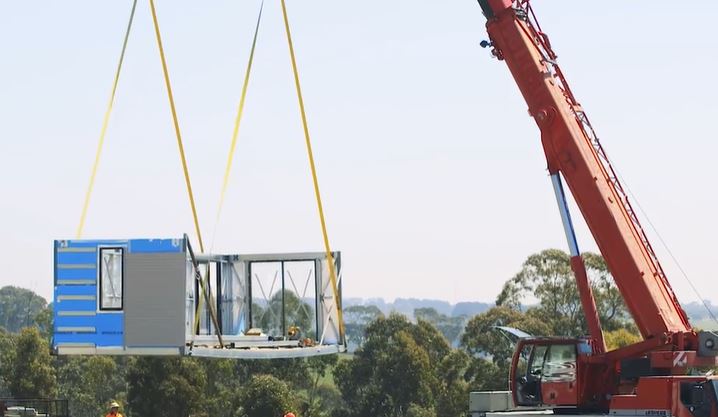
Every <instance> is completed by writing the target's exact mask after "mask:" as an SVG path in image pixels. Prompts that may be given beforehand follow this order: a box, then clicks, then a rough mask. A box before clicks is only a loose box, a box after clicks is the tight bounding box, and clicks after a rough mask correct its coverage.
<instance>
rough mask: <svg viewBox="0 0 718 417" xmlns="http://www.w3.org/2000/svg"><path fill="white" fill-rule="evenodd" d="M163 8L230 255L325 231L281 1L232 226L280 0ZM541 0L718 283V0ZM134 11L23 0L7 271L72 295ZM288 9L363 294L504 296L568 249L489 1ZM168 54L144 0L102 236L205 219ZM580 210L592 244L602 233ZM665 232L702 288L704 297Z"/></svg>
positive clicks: (612, 139) (696, 259)
mask: <svg viewBox="0 0 718 417" xmlns="http://www.w3.org/2000/svg"><path fill="white" fill-rule="evenodd" d="M156 4H157V11H158V15H159V19H160V26H161V30H162V34H163V38H164V44H165V45H164V46H165V52H166V54H167V60H168V65H169V71H170V76H171V79H172V85H173V89H174V93H175V101H176V104H177V110H178V114H179V119H180V126H181V129H182V133H183V137H184V141H185V147H186V151H187V159H188V163H189V169H190V173H191V176H192V181H193V186H194V189H195V194H196V199H197V206H198V211H199V218H200V222H201V227H202V231H203V235H204V239H205V240H206V241H208V242H212V241H214V244H213V245H210V246H212V247H211V250H212V251H213V252H214V253H261V252H287V251H310V250H316V251H320V250H322V249H323V247H322V237H321V236H322V235H321V231H320V227H319V220H318V216H317V211H316V204H315V201H314V195H313V190H312V184H311V177H310V174H309V168H308V163H307V156H306V150H305V148H304V138H303V134H302V128H301V122H300V118H299V112H298V105H297V99H296V93H295V90H294V86H293V79H292V72H291V66H290V61H289V56H288V48H287V44H286V39H285V38H284V36H285V35H284V32H283V27H282V16H281V9H280V7H279V1H278V0H267V2H266V4H265V15H264V19H263V24H262V27H261V29H260V34H259V40H258V45H257V52H256V58H255V67H254V70H253V72H252V74H251V82H250V86H249V93H248V97H247V104H246V110H245V114H244V119H243V124H242V128H241V132H240V137H239V145H238V148H237V154H236V158H235V161H234V170H233V172H232V177H231V182H230V186H229V190H228V194H227V199H226V202H225V206H224V210H223V214H222V217H221V218H220V220H219V222H218V223H217V225H216V230H217V232H216V234H215V233H213V230H215V218H216V216H215V213H216V210H217V206H218V201H219V191H220V187H221V180H222V175H223V171H224V165H225V163H226V157H227V151H228V149H229V143H230V139H231V133H232V127H233V121H234V117H235V112H236V107H237V103H238V100H239V94H240V90H241V84H242V79H243V77H244V69H245V65H246V60H247V57H248V53H249V48H250V45H251V37H252V34H253V30H254V22H255V19H256V13H257V11H258V8H259V4H260V3H259V1H256V0H251V1H250V0H243V1H228V0H216V1H211V2H197V1H189V0H173V1H168V0H157V2H156ZM533 4H534V8H535V10H536V13H537V15H538V17H539V20H540V23H541V25H542V27H543V29H544V30H545V31H546V32H547V33H548V35H549V36H550V37H551V40H552V44H553V46H554V49H555V50H556V51H557V53H558V55H559V62H560V63H561V64H562V67H563V69H564V72H565V74H566V76H567V78H568V80H569V83H570V84H571V86H572V88H573V90H574V93H575V94H576V95H577V97H578V99H579V100H580V101H581V103H582V104H583V106H584V108H585V110H586V111H587V113H588V114H589V116H590V118H591V120H592V122H593V124H594V127H595V128H596V130H597V132H598V134H599V136H600V137H601V138H602V142H603V144H604V147H605V148H606V150H607V152H608V153H609V155H610V157H611V158H612V160H613V162H614V163H615V165H616V167H617V168H618V171H619V172H620V174H621V175H622V176H623V178H624V180H625V183H626V185H627V186H628V188H630V190H631V191H632V193H633V194H634V195H635V196H636V199H637V201H638V203H639V204H640V206H641V207H642V208H643V209H645V212H646V214H647V215H648V218H650V220H651V223H652V224H653V225H655V227H656V230H657V231H658V234H660V236H661V237H662V239H663V240H664V241H665V242H666V243H667V246H668V248H670V253H672V254H673V255H674V256H675V258H676V259H678V261H679V262H680V265H681V266H682V268H683V269H684V270H685V271H686V273H687V274H688V276H689V277H690V279H691V280H692V282H693V283H694V285H695V286H696V288H697V289H698V291H699V293H700V295H701V297H704V298H707V299H711V300H714V301H717V302H718V281H717V280H716V273H715V265H713V261H714V260H715V256H716V255H715V253H716V236H718V220H716V213H718V196H717V194H716V191H715V188H714V187H715V183H716V180H718V168H716V166H717V164H716V155H718V133H716V132H717V131H716V129H715V121H716V119H718V100H716V97H718V79H717V78H716V76H715V68H716V67H718V38H717V37H716V36H715V31H714V29H713V27H714V24H715V22H714V16H715V15H716V14H718V3H717V2H703V3H701V5H700V7H690V8H689V7H680V6H676V2H674V1H672V2H669V1H667V0H658V1H650V2H649V1H647V0H636V1H631V2H626V1H620V0H604V1H581V2H577V1H570V0H553V1H548V0H535V1H534V2H533ZM130 6H131V1H129V0H124V1H118V0H112V1H109V0H108V1H101V2H100V1H91V0H76V1H70V2H54V1H38V0H25V1H8V0H0V54H1V58H0V190H2V194H1V195H0V264H1V265H2V272H0V286H3V285H18V286H22V287H26V288H31V289H33V290H35V291H37V292H38V293H40V294H41V295H43V296H44V297H47V298H49V299H50V298H51V295H52V285H53V284H52V282H53V280H52V242H53V240H54V239H68V238H73V237H74V234H75V229H76V227H77V224H78V222H79V217H80V212H81V209H82V200H83V197H84V193H85V190H86V187H87V183H88V179H89V175H90V170H91V166H92V160H93V157H94V153H95V148H96V146H97V140H98V137H99V133H100V127H101V122H102V116H103V113H104V111H105V106H106V102H107V99H108V97H109V92H110V87H111V83H112V78H113V76H114V70H115V66H116V63H117V59H118V57H119V52H120V48H121V45H122V36H123V34H124V30H125V26H126V24H127V17H128V15H129V10H130ZM287 7H288V11H289V15H290V21H291V25H292V31H293V37H294V42H295V49H296V54H297V60H298V65H299V70H300V76H301V81H302V87H303V90H304V96H305V101H306V108H307V116H308V120H309V129H310V131H311V134H312V141H313V145H314V152H315V158H316V163H317V169H318V174H319V181H320V186H321V190H322V196H323V201H324V205H325V212H326V219H327V226H328V230H329V235H330V240H331V245H332V248H333V249H336V250H341V251H342V259H343V274H344V278H343V279H344V284H343V285H344V296H345V297H364V298H366V297H383V298H385V299H388V300H391V299H394V298H396V297H403V298H407V297H416V298H432V299H444V300H448V301H451V302H458V301H493V300H494V299H495V297H496V295H497V293H498V292H499V291H500V288H501V286H502V284H503V283H504V282H505V281H506V280H507V279H510V278H511V277H512V276H513V275H514V274H515V273H516V272H518V271H519V270H520V268H521V264H522V262H523V261H524V260H525V259H526V257H527V256H529V255H531V254H533V253H536V252H538V251H541V250H543V249H546V248H560V249H566V247H567V245H566V242H565V237H564V234H563V230H562V227H561V223H560V218H559V213H558V210H557V207H556V203H555V199H554V196H553V192H552V189H551V183H550V180H549V178H548V175H547V172H546V163H545V158H544V156H543V152H542V149H541V145H540V138H539V132H538V129H537V128H536V126H535V124H534V122H533V120H532V119H530V118H529V117H528V115H527V112H526V104H525V103H524V102H523V100H522V98H521V96H520V94H519V92H518V90H517V88H516V86H515V84H514V82H513V80H512V79H511V77H510V75H509V72H508V70H507V68H506V67H505V65H504V64H503V63H501V62H499V61H497V60H495V59H492V58H491V56H490V54H489V52H488V51H487V50H485V49H482V48H481V47H480V46H479V43H480V41H481V40H483V39H486V37H487V36H486V32H485V28H484V22H485V20H484V18H483V16H482V15H481V11H480V8H479V6H478V4H477V3H476V2H475V1H473V0H442V1H426V0H420V1H416V0H414V1H408V0H393V1H385V0H383V1H382V0H364V1H361V2H342V1H335V2H329V1H319V0H303V1H297V0H287ZM161 71H162V70H161V66H160V61H159V56H158V52H157V46H156V44H155V39H154V34H153V32H152V23H151V17H150V12H149V6H148V4H147V1H146V0H140V1H139V4H138V9H137V15H136V18H135V23H134V28H133V31H132V33H131V35H130V40H129V46H128V50H127V55H126V60H125V66H124V69H123V72H122V74H121V79H120V85H119V89H118V93H117V97H116V101H115V107H114V111H113V113H112V117H111V120H110V124H109V129H108V132H107V138H106V146H105V148H104V153H103V156H102V160H101V163H100V168H99V172H98V176H97V181H96V188H95V192H94V194H93V196H92V200H91V205H90V209H89V213H88V218H87V224H86V227H85V234H84V237H86V238H140V237H147V238H152V237H179V236H181V235H182V234H183V233H185V232H186V233H188V234H190V235H191V236H193V238H194V233H193V230H194V229H193V223H192V218H191V211H190V208H189V203H188V199H187V195H186V191H185V188H184V180H183V178H182V172H181V166H180V161H179V156H178V151H177V145H176V142H175V137H174V131H173V128H172V124H171V123H172V122H171V116H170V112H169V106H168V102H167V97H166V92H165V87H164V84H163V79H162V72H161ZM574 213H575V215H574V217H575V218H578V219H577V223H578V225H577V228H578V238H579V244H580V247H581V249H582V250H596V246H595V244H594V243H593V241H592V239H591V236H590V233H589V232H588V231H587V229H586V227H585V225H583V222H582V221H581V220H580V216H579V215H578V212H577V210H575V208H574ZM645 222H646V221H645V220H644V223H645ZM649 235H650V237H651V238H652V240H653V241H654V246H655V247H656V250H657V252H658V254H659V257H661V259H662V261H663V264H664V267H665V269H666V271H667V275H668V277H669V280H670V281H671V283H672V285H673V287H674V288H675V290H676V292H677V294H678V296H679V298H680V299H681V300H682V301H683V302H690V301H695V300H697V295H696V294H695V293H694V292H693V291H692V290H691V289H690V286H689V284H688V283H687V281H686V280H685V279H684V278H683V276H682V275H681V273H680V272H679V269H678V266H677V265H678V264H676V263H675V262H673V260H672V259H671V256H670V255H669V250H668V249H666V247H664V246H663V245H662V244H660V243H659V238H658V235H657V233H656V232H655V231H654V230H653V229H651V228H650V227H649ZM208 245H209V244H208Z"/></svg>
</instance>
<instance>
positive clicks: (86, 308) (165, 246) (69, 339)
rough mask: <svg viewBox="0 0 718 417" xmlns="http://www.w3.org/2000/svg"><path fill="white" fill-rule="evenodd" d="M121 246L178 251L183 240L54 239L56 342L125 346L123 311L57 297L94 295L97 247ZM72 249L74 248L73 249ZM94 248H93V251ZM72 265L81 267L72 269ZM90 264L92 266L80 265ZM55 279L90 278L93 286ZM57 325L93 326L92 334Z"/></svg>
mask: <svg viewBox="0 0 718 417" xmlns="http://www.w3.org/2000/svg"><path fill="white" fill-rule="evenodd" d="M104 246H111V247H124V248H126V251H127V253H180V252H184V251H185V241H184V239H133V240H56V241H55V242H54V279H55V283H56V285H55V300H54V301H55V304H54V305H55V317H54V319H55V332H54V335H53V346H54V347H57V346H58V344H73V343H81V344H88V343H89V344H94V345H95V346H98V347H123V346H124V313H123V312H101V311H97V303H98V300H97V299H95V300H62V301H58V297H59V296H77V295H85V296H97V291H98V289H97V285H96V284H97V279H98V278H97V277H98V272H97V262H98V259H97V256H98V248H100V247H104ZM73 249H74V250H73ZM92 249H95V250H92ZM72 265H78V266H81V267H79V268H72V267H71V266H72ZM87 265H93V268H86V267H85V268H83V267H82V266H87ZM58 280H91V281H92V284H93V285H87V284H81V285H70V284H67V285H65V284H62V285H57V281H58ZM70 311H82V312H96V314H95V315H92V316H61V315H60V313H61V312H70ZM58 327H86V328H95V332H94V333H60V332H58V331H57V328H58Z"/></svg>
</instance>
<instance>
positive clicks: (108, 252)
mask: <svg viewBox="0 0 718 417" xmlns="http://www.w3.org/2000/svg"><path fill="white" fill-rule="evenodd" d="M123 258H124V249H123V248H100V310H110V311H112V310H122V286H123V284H124V282H123V281H124V262H123Z"/></svg>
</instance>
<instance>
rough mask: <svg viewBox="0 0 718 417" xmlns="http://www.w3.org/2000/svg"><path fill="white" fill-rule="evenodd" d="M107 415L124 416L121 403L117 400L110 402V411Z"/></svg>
mask: <svg viewBox="0 0 718 417" xmlns="http://www.w3.org/2000/svg"><path fill="white" fill-rule="evenodd" d="M105 417H122V414H120V404H118V403H117V401H112V402H111V403H110V412H109V413H107V415H106V416H105Z"/></svg>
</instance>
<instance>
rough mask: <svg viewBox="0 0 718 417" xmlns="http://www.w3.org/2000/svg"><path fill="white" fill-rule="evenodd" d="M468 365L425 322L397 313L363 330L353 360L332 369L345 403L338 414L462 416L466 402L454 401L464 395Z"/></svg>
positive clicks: (392, 416) (463, 355)
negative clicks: (415, 320) (417, 321)
mask: <svg viewBox="0 0 718 417" xmlns="http://www.w3.org/2000/svg"><path fill="white" fill-rule="evenodd" d="M467 365H468V357H467V356H466V355H465V354H463V353H456V351H455V350H452V349H451V347H450V346H449V344H448V342H447V341H446V338H445V337H444V336H443V335H442V334H441V333H440V332H439V331H438V330H436V328H434V327H433V326H432V325H431V324H429V323H428V322H426V321H423V320H420V321H419V323H417V324H413V323H411V322H409V321H408V320H407V318H406V317H404V316H402V315H399V314H392V315H390V316H389V317H387V318H384V317H380V318H378V319H376V320H375V321H374V322H372V323H371V324H370V325H369V326H368V327H367V329H366V336H365V342H364V344H363V345H362V346H361V347H360V348H359V349H357V351H356V352H355V354H354V359H353V360H351V361H341V362H339V364H337V366H336V368H335V370H334V380H335V382H336V384H337V387H338V388H339V390H340V392H341V393H342V396H343V398H344V401H345V407H344V408H343V409H342V410H341V413H340V414H342V415H346V416H349V417H364V416H376V417H407V416H409V415H432V416H434V415H438V416H447V417H448V416H450V415H451V413H454V412H456V410H459V409H460V414H463V413H465V412H466V406H467V404H466V401H465V399H464V400H463V401H460V402H461V403H462V405H458V404H459V401H458V400H457V398H459V397H460V396H465V394H466V393H468V391H466V389H467V385H466V382H465V377H466V375H465V374H466V370H467ZM439 404H441V405H442V406H446V407H447V408H446V409H444V410H442V409H440V407H438V406H437V405H439ZM420 412H421V413H429V414H417V413H420ZM410 413H413V414H410Z"/></svg>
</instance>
